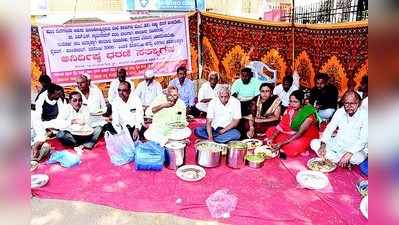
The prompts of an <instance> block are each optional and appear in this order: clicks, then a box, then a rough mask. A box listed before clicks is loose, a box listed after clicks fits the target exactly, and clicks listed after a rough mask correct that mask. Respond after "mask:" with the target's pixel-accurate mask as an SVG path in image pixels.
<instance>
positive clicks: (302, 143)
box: [266, 108, 319, 157]
mask: <svg viewBox="0 0 399 225" xmlns="http://www.w3.org/2000/svg"><path fill="white" fill-rule="evenodd" d="M294 116H295V111H294V110H293V109H292V108H287V110H285V112H284V115H283V117H282V118H281V121H280V123H279V124H278V125H277V126H276V127H278V128H276V127H271V128H269V129H268V130H267V131H266V137H268V138H270V137H271V136H272V135H273V133H274V132H275V131H276V129H278V130H279V131H280V133H279V134H278V135H277V136H276V137H275V138H274V140H273V142H274V143H279V142H283V141H286V140H288V139H289V138H290V137H292V136H293V135H294V134H295V131H294V130H293V129H292V128H291V121H292V119H293V118H294ZM310 118H311V119H312V121H313V122H312V124H311V125H310V127H309V128H308V129H307V130H306V131H305V132H304V133H303V134H302V136H301V137H300V138H297V139H295V140H293V141H291V142H290V143H288V144H286V145H283V146H282V150H283V151H284V152H285V153H286V154H287V156H291V157H295V156H298V155H299V154H301V153H303V152H305V151H307V150H308V149H309V148H310V142H311V141H312V140H313V139H315V138H319V128H318V127H317V125H316V124H317V121H316V118H315V116H314V115H312V116H311V117H310Z"/></svg>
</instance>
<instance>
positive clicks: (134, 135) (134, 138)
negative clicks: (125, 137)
mask: <svg viewBox="0 0 399 225" xmlns="http://www.w3.org/2000/svg"><path fill="white" fill-rule="evenodd" d="M138 137H139V130H138V129H137V128H136V129H134V130H133V140H137V138H138Z"/></svg>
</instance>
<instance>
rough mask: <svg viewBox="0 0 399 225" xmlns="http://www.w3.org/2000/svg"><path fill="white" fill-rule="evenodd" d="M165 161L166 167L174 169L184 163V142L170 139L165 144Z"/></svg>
mask: <svg viewBox="0 0 399 225" xmlns="http://www.w3.org/2000/svg"><path fill="white" fill-rule="evenodd" d="M165 148H166V153H165V163H164V165H165V166H166V168H168V169H172V170H176V169H177V168H179V167H180V166H182V165H183V164H184V161H185V155H186V154H185V152H186V143H184V142H182V141H171V142H169V143H167V144H166V145H165Z"/></svg>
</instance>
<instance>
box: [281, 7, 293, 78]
mask: <svg viewBox="0 0 399 225" xmlns="http://www.w3.org/2000/svg"><path fill="white" fill-rule="evenodd" d="M291 21H292V23H291V29H292V65H291V66H292V72H294V70H295V0H292V18H291ZM283 76H284V74H283Z"/></svg>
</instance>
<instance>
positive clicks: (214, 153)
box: [195, 141, 227, 167]
mask: <svg viewBox="0 0 399 225" xmlns="http://www.w3.org/2000/svg"><path fill="white" fill-rule="evenodd" d="M223 149H227V146H226V145H222V144H218V143H215V142H210V141H199V142H197V143H196V144H195V150H196V153H195V154H196V161H197V164H198V165H200V166H203V167H217V166H219V165H220V162H221V160H222V151H223Z"/></svg>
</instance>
